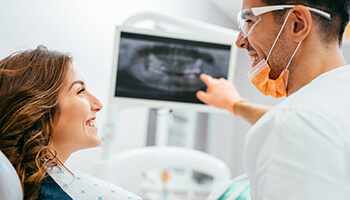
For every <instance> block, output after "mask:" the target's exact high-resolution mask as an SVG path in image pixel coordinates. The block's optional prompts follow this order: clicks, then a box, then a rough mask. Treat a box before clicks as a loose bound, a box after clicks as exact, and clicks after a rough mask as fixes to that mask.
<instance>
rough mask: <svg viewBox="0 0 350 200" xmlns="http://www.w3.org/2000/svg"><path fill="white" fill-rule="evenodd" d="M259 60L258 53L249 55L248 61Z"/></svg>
mask: <svg viewBox="0 0 350 200" xmlns="http://www.w3.org/2000/svg"><path fill="white" fill-rule="evenodd" d="M258 60H259V56H258V55H253V56H250V63H254V62H256V61H258Z"/></svg>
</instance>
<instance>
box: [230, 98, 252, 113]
mask: <svg viewBox="0 0 350 200" xmlns="http://www.w3.org/2000/svg"><path fill="white" fill-rule="evenodd" d="M248 101H249V100H248V99H244V98H241V99H239V100H237V101H234V102H233V104H232V106H231V112H232V113H233V115H234V116H238V114H237V113H236V111H235V107H236V105H237V104H238V103H241V102H248Z"/></svg>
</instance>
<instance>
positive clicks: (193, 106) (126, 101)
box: [109, 26, 237, 112]
mask: <svg viewBox="0 0 350 200" xmlns="http://www.w3.org/2000/svg"><path fill="white" fill-rule="evenodd" d="M121 32H127V33H136V34H143V35H150V36H158V37H166V38H174V39H181V40H190V41H196V42H207V43H214V44H223V45H228V46H230V47H231V48H230V59H229V67H228V74H227V80H228V81H230V82H232V83H233V77H234V73H235V66H236V59H237V47H236V45H235V35H232V40H229V41H228V40H227V39H226V40H225V39H222V38H220V37H219V36H218V37H209V36H206V35H200V34H179V33H172V32H164V31H160V30H147V29H138V28H132V27H125V26H117V27H116V31H115V42H114V53H113V65H112V66H113V67H112V77H111V86H110V98H109V103H112V104H119V105H118V106H122V105H125V106H146V107H149V108H168V109H171V110H175V109H176V110H181V109H182V110H184V109H185V110H188V109H190V110H194V111H198V112H223V110H222V109H218V108H215V107H213V106H209V105H206V104H197V103H187V102H186V103H185V102H176V101H165V100H153V99H140V98H130V97H118V96H115V90H116V82H117V76H118V74H117V72H118V59H119V56H118V55H119V42H120V36H121Z"/></svg>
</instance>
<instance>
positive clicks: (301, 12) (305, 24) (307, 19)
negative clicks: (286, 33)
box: [291, 5, 314, 43]
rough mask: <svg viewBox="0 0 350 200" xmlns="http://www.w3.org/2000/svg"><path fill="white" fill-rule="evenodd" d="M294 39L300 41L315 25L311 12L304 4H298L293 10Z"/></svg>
mask: <svg viewBox="0 0 350 200" xmlns="http://www.w3.org/2000/svg"><path fill="white" fill-rule="evenodd" d="M291 19H292V23H293V24H292V34H293V40H294V42H296V43H299V42H301V41H303V40H305V38H306V37H307V36H308V35H309V34H310V32H311V30H312V26H313V23H314V21H313V19H312V16H311V12H310V11H309V9H307V8H306V7H305V6H303V5H297V6H295V7H294V8H292V10H291Z"/></svg>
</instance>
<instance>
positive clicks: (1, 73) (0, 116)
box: [0, 46, 72, 200]
mask: <svg viewBox="0 0 350 200" xmlns="http://www.w3.org/2000/svg"><path fill="white" fill-rule="evenodd" d="M71 64H72V58H71V57H70V56H69V55H67V54H63V53H60V52H57V51H50V50H48V49H47V48H46V47H44V46H38V47H37V48H36V49H34V50H27V51H23V52H18V53H14V54H12V55H10V56H8V57H6V58H4V59H3V60H1V61H0V150H1V151H2V152H3V153H4V154H5V155H6V156H7V158H8V159H9V160H10V161H11V163H12V165H13V166H14V168H15V169H16V171H17V173H18V175H19V178H20V180H21V183H22V188H23V192H24V199H29V200H32V199H38V197H39V194H40V189H41V187H40V184H41V180H42V179H43V178H44V177H45V175H46V169H47V168H48V167H50V166H51V167H52V166H54V165H57V164H58V163H59V160H58V159H57V158H56V152H55V151H54V150H53V149H51V148H49V143H50V139H51V133H52V128H53V121H54V119H55V117H57V115H58V114H59V113H58V112H59V110H58V98H59V94H60V91H61V89H62V88H63V86H64V83H65V80H66V77H67V74H68V70H69V69H70V66H71Z"/></svg>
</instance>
